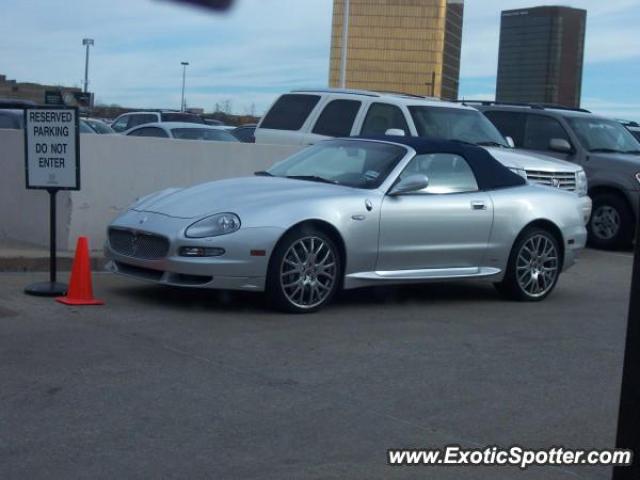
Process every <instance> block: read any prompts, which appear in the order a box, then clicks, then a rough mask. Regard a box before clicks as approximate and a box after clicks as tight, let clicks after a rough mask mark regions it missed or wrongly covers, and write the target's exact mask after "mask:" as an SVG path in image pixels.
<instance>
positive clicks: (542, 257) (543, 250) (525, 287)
mask: <svg viewBox="0 0 640 480" xmlns="http://www.w3.org/2000/svg"><path fill="white" fill-rule="evenodd" d="M559 265H560V262H559V258H558V250H557V248H556V246H555V244H554V243H553V242H552V241H551V240H550V239H549V238H548V237H547V236H545V235H541V234H537V235H533V236H532V237H531V238H529V240H527V241H526V242H525V243H524V244H523V245H522V248H520V252H518V259H517V261H516V276H517V279H518V285H519V286H520V288H521V289H522V291H523V292H525V293H526V294H527V295H529V296H530V297H532V298H537V297H542V296H544V295H545V294H547V292H549V290H551V289H552V288H553V286H554V284H555V282H556V279H557V278H558V273H559Z"/></svg>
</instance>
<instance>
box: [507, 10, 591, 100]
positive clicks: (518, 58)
mask: <svg viewBox="0 0 640 480" xmlns="http://www.w3.org/2000/svg"><path fill="white" fill-rule="evenodd" d="M586 21H587V12H586V10H580V9H576V8H569V7H535V8H525V9H519V10H505V11H503V12H502V21H501V27H500V55H499V59H498V82H497V86H496V100H498V101H501V102H530V103H549V104H557V105H564V106H567V107H579V106H580V96H581V90H582V65H583V57H584V37H585V27H586Z"/></svg>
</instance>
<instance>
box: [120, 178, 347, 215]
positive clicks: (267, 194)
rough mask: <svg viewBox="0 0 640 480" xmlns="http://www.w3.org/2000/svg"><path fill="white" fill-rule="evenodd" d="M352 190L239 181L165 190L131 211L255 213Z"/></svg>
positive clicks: (288, 182) (279, 181) (281, 181)
mask: <svg viewBox="0 0 640 480" xmlns="http://www.w3.org/2000/svg"><path fill="white" fill-rule="evenodd" d="M354 190H355V189H353V188H350V187H345V186H342V185H331V184H325V183H319V182H311V181H306V180H294V179H288V178H277V177H242V178H233V179H228V180H217V181H214V182H208V183H203V184H200V185H195V186H193V187H189V188H183V189H168V190H164V191H162V192H158V193H156V194H152V195H149V196H148V197H145V198H143V199H142V200H141V201H139V202H138V203H137V204H135V205H134V206H133V207H132V208H131V210H135V211H138V212H150V213H159V214H161V215H167V216H170V217H176V218H200V217H204V216H207V215H213V214H215V213H223V212H232V213H237V214H242V213H243V211H247V210H249V211H252V212H255V211H256V210H257V209H260V208H264V207H270V206H278V205H284V204H287V203H291V202H300V201H301V200H309V199H312V198H318V197H320V198H327V197H336V196H341V195H344V194H345V193H349V192H353V191H354Z"/></svg>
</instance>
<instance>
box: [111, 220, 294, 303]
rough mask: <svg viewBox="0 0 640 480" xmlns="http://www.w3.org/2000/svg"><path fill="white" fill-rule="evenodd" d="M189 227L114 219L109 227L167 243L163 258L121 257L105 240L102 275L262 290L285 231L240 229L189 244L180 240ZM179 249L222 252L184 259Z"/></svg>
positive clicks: (168, 222)
mask: <svg viewBox="0 0 640 480" xmlns="http://www.w3.org/2000/svg"><path fill="white" fill-rule="evenodd" d="M141 220H143V223H141ZM191 223H193V219H188V220H186V219H178V218H172V217H167V216H164V215H159V214H151V213H140V212H127V213H126V214H124V215H123V216H121V217H119V218H118V219H116V220H115V221H114V222H113V223H112V224H111V227H116V228H118V229H124V230H128V231H131V232H135V233H144V234H151V235H159V236H162V237H164V238H166V239H167V240H168V241H169V249H168V253H167V255H166V256H163V257H162V258H154V259H146V258H137V257H135V256H129V255H124V254H122V252H118V251H116V249H114V248H113V246H112V245H111V244H110V242H109V239H108V238H109V235H107V242H106V244H105V246H104V253H105V258H106V259H107V260H108V262H107V266H106V268H107V270H109V271H111V272H113V273H118V274H121V275H125V276H128V277H132V278H136V279H139V280H143V281H147V282H153V283H157V284H162V285H172V286H178V287H194V288H210V289H220V290H252V291H263V290H264V288H265V281H266V275H267V268H268V264H269V258H270V255H271V252H272V251H273V248H274V247H275V244H276V243H277V241H278V239H279V238H280V236H281V235H282V233H283V232H284V230H283V229H279V228H275V227H263V228H241V229H240V230H238V231H237V232H234V233H231V234H228V235H221V236H219V237H212V238H202V239H190V238H186V237H185V236H184V230H185V229H186V228H187V227H188V226H189V225H190V224H191ZM182 247H209V248H210V247H215V248H223V249H224V250H225V253H224V254H223V255H221V256H216V257H185V256H181V255H180V254H179V252H180V249H181V248H182ZM256 251H260V252H264V255H257V254H256ZM252 252H253V254H252Z"/></svg>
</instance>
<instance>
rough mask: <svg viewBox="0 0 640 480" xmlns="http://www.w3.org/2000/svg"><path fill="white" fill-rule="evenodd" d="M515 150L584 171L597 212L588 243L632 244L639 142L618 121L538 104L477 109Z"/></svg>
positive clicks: (639, 186) (639, 196) (639, 183)
mask: <svg viewBox="0 0 640 480" xmlns="http://www.w3.org/2000/svg"><path fill="white" fill-rule="evenodd" d="M478 109H479V110H481V111H482V112H483V113H484V114H485V115H486V116H487V117H488V118H489V120H491V121H492V122H493V123H494V124H495V125H496V127H497V128H498V129H499V130H500V131H501V132H502V133H503V134H504V135H509V136H510V137H512V138H513V140H514V142H515V145H516V147H518V148H521V149H525V150H529V151H535V152H539V153H544V154H545V155H552V156H554V157H556V158H558V159H562V160H566V161H570V162H572V163H574V164H576V165H579V166H581V167H583V168H584V170H585V172H586V174H587V177H588V180H589V195H590V196H591V198H592V200H593V214H592V215H591V219H590V221H589V227H588V230H589V242H590V243H591V244H592V245H593V246H595V247H599V248H605V249H617V248H624V247H627V246H629V245H630V244H631V242H632V239H633V235H634V230H635V222H636V216H637V215H638V213H639V212H638V201H639V200H640V144H638V142H637V140H636V139H635V138H634V137H633V135H631V133H629V131H628V130H627V129H625V128H624V127H623V126H622V125H621V124H620V123H619V122H618V121H615V120H611V119H608V118H604V117H600V116H597V115H593V114H592V113H590V112H588V111H586V110H572V109H561V108H549V107H544V106H537V105H530V106H526V105H505V104H496V103H490V102H484V103H483V104H480V105H478Z"/></svg>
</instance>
